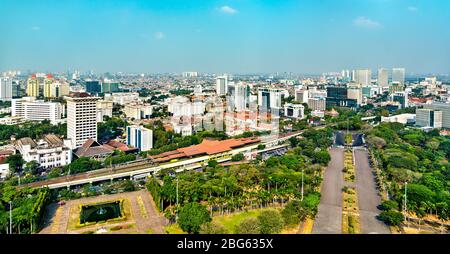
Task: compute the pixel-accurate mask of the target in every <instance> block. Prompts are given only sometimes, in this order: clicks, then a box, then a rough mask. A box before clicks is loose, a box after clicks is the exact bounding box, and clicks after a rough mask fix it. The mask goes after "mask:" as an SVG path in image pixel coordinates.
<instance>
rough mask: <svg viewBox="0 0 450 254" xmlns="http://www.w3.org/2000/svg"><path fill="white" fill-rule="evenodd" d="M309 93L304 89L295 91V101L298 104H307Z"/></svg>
mask: <svg viewBox="0 0 450 254" xmlns="http://www.w3.org/2000/svg"><path fill="white" fill-rule="evenodd" d="M308 98H309V92H308V90H306V89H299V90H296V91H295V101H298V102H300V103H308Z"/></svg>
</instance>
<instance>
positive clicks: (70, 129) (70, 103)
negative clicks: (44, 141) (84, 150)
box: [65, 93, 100, 149]
mask: <svg viewBox="0 0 450 254" xmlns="http://www.w3.org/2000/svg"><path fill="white" fill-rule="evenodd" d="M65 98H66V101H67V137H68V138H70V139H71V140H72V146H73V147H72V149H74V148H77V147H80V146H81V145H83V144H84V143H85V142H86V140H88V139H90V138H92V139H93V140H95V141H97V101H98V100H99V99H100V98H98V97H92V96H90V95H89V94H87V93H78V94H75V95H74V96H72V97H65Z"/></svg>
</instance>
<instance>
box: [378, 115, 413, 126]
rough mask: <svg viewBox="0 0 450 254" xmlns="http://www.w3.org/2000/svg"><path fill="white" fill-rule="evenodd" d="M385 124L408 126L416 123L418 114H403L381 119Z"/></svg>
mask: <svg viewBox="0 0 450 254" xmlns="http://www.w3.org/2000/svg"><path fill="white" fill-rule="evenodd" d="M381 122H383V123H401V124H408V123H414V122H416V114H401V115H395V116H389V117H384V116H382V117H381Z"/></svg>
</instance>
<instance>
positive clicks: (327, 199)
mask: <svg viewBox="0 0 450 254" xmlns="http://www.w3.org/2000/svg"><path fill="white" fill-rule="evenodd" d="M330 155H331V161H330V163H329V164H328V167H327V168H326V170H325V174H324V181H323V183H322V190H321V193H322V197H321V199H320V204H319V211H318V213H317V215H316V218H315V220H314V226H313V231H312V233H313V234H340V233H342V188H343V186H344V180H343V176H342V169H343V168H344V149H343V148H331V149H330Z"/></svg>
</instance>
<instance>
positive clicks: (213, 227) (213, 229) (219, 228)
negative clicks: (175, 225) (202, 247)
mask: <svg viewBox="0 0 450 254" xmlns="http://www.w3.org/2000/svg"><path fill="white" fill-rule="evenodd" d="M200 234H208V235H213V234H214V235H216V234H228V231H227V230H226V228H225V227H224V226H223V225H222V224H220V223H218V222H215V221H212V222H207V223H204V224H203V225H202V226H201V227H200Z"/></svg>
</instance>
